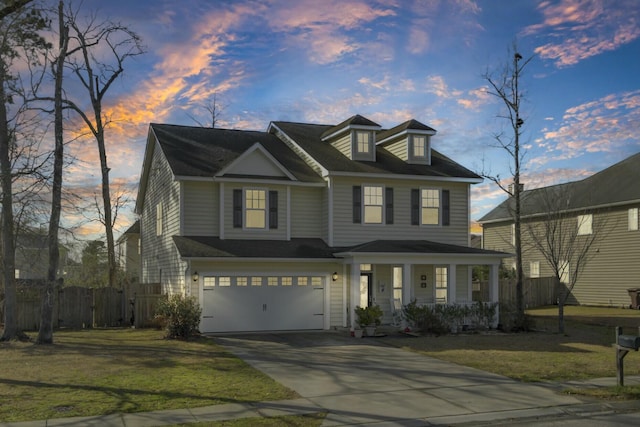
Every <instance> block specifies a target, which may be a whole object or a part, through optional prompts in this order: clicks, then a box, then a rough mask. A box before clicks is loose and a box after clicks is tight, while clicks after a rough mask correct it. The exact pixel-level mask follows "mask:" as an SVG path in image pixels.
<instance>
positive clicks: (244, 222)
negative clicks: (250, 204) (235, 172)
mask: <svg viewBox="0 0 640 427" xmlns="http://www.w3.org/2000/svg"><path fill="white" fill-rule="evenodd" d="M247 191H262V192H263V193H264V209H262V210H264V227H247ZM269 208H270V206H269V188H266V187H257V186H256V187H242V230H243V231H247V230H248V231H269V230H270V228H269ZM250 210H252V211H259V210H261V209H255V208H252V209H250Z"/></svg>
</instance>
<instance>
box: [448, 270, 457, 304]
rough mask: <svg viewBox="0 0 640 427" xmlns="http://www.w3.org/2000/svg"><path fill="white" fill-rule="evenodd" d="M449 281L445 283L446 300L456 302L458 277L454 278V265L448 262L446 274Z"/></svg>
mask: <svg viewBox="0 0 640 427" xmlns="http://www.w3.org/2000/svg"><path fill="white" fill-rule="evenodd" d="M448 276H449V277H448V279H449V283H447V302H448V303H455V302H456V284H457V283H458V279H456V265H455V264H449V274H448Z"/></svg>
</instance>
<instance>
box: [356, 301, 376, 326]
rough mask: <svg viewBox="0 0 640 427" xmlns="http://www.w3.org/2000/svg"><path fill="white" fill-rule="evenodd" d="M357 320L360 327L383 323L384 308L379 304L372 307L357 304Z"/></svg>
mask: <svg viewBox="0 0 640 427" xmlns="http://www.w3.org/2000/svg"><path fill="white" fill-rule="evenodd" d="M355 310H356V322H357V323H358V325H360V327H365V326H372V325H375V326H379V325H380V323H382V309H381V308H380V306H379V305H372V306H371V307H360V306H356V309H355Z"/></svg>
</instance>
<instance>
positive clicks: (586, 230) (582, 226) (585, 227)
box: [578, 214, 593, 236]
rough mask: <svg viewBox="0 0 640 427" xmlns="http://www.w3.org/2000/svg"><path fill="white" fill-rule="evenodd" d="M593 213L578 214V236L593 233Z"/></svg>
mask: <svg viewBox="0 0 640 427" xmlns="http://www.w3.org/2000/svg"><path fill="white" fill-rule="evenodd" d="M592 224H593V215H591V214H589V215H578V236H583V235H586V234H591V233H593V227H592Z"/></svg>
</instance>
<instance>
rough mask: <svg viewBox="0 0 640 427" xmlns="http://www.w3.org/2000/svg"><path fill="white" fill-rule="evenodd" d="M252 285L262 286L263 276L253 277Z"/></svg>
mask: <svg viewBox="0 0 640 427" xmlns="http://www.w3.org/2000/svg"><path fill="white" fill-rule="evenodd" d="M251 286H262V277H252V278H251Z"/></svg>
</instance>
